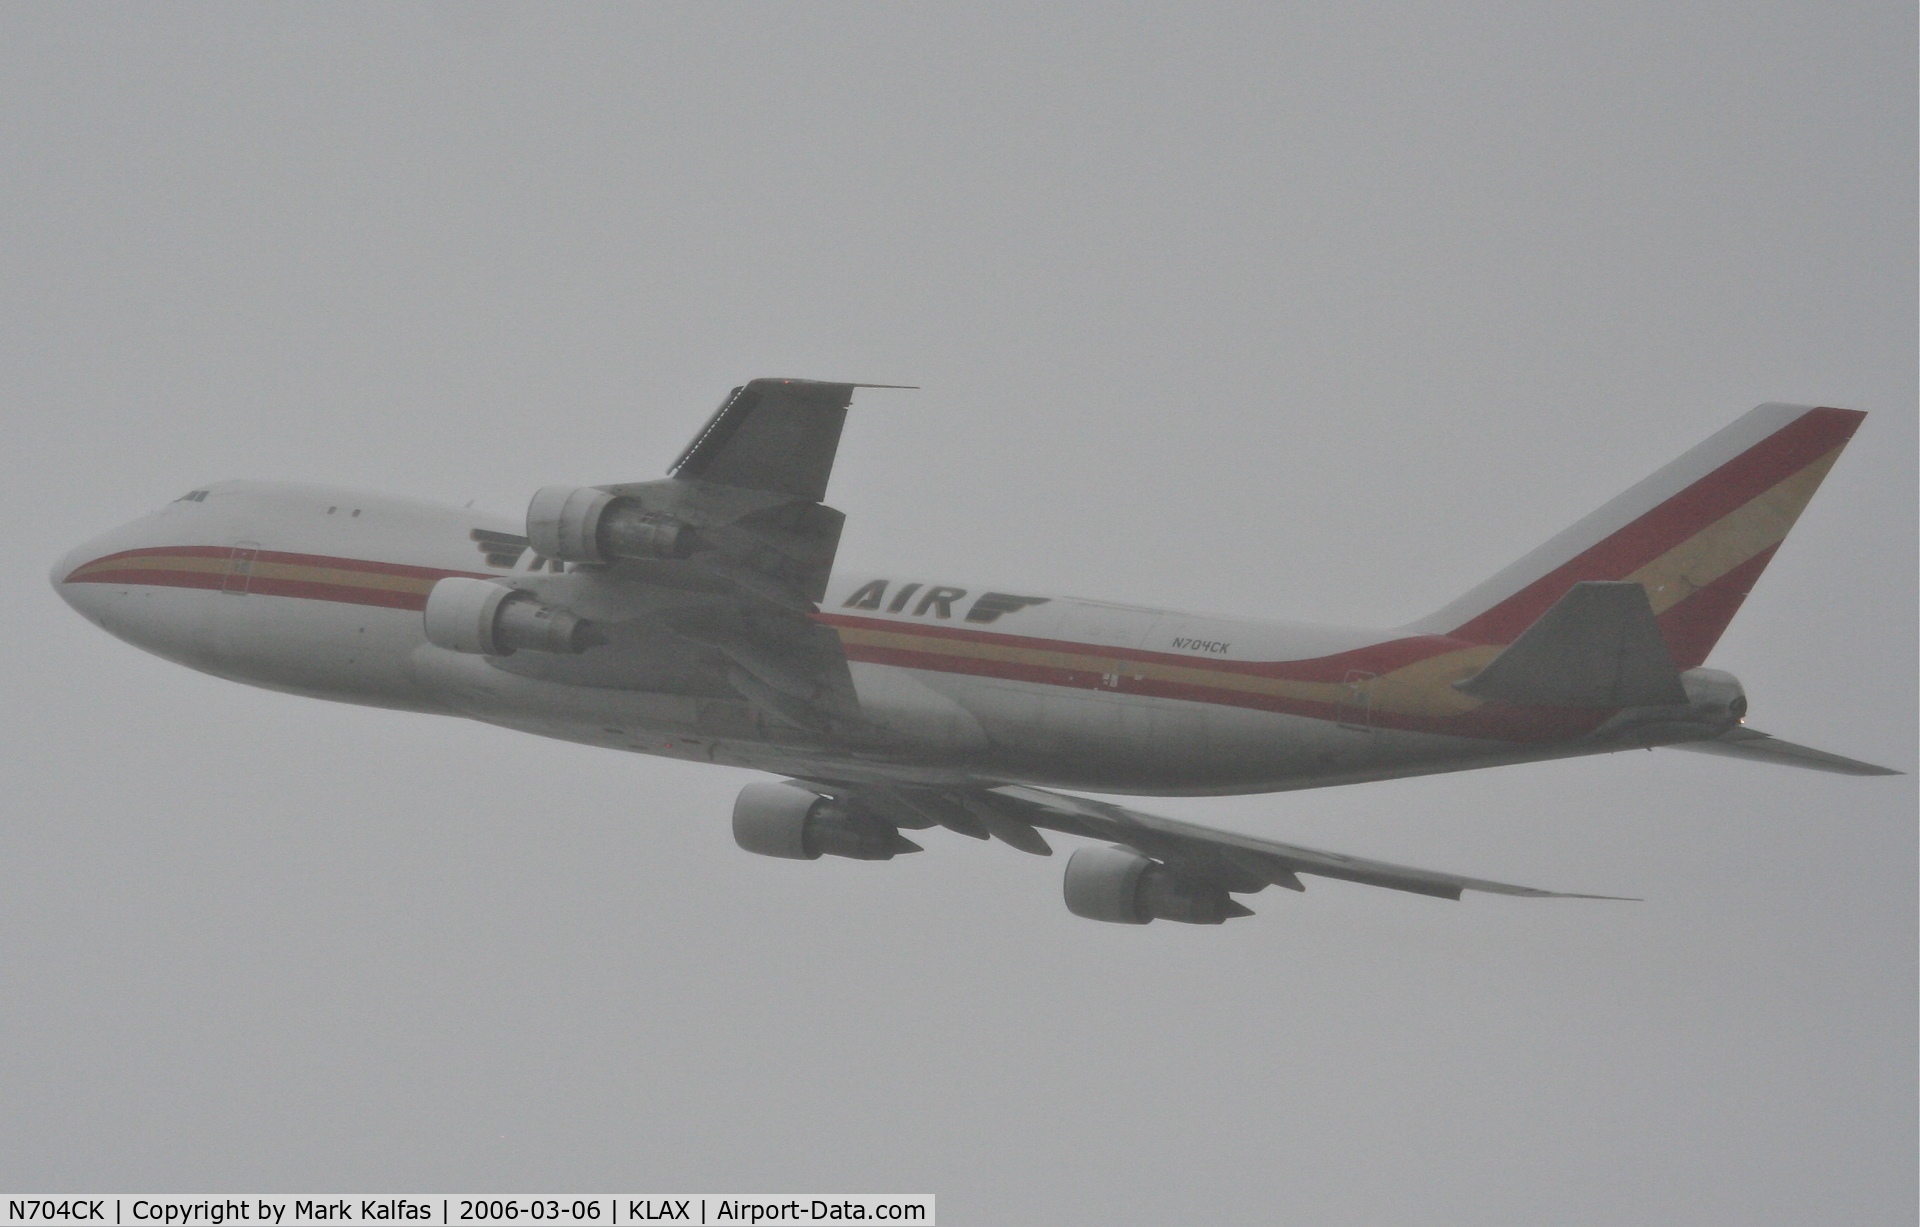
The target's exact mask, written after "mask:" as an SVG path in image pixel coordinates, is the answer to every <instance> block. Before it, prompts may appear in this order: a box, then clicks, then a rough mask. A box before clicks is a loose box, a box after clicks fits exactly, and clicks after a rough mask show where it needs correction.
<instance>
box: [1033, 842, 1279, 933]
mask: <svg viewBox="0 0 1920 1227" xmlns="http://www.w3.org/2000/svg"><path fill="white" fill-rule="evenodd" d="M1062 889H1063V892H1064V893H1065V895H1066V899H1067V910H1068V911H1069V912H1072V913H1073V914H1074V915H1075V916H1084V917H1086V918H1087V919H1088V920H1104V921H1107V922H1108V923H1110V924H1122V925H1143V924H1148V923H1151V922H1152V921H1155V920H1175V921H1179V922H1180V923H1181V924H1190V925H1217V924H1221V923H1224V922H1225V921H1227V920H1228V919H1230V918H1232V917H1235V916H1251V915H1253V913H1252V912H1251V911H1250V910H1248V909H1247V908H1245V907H1242V906H1241V905H1240V904H1238V903H1235V902H1234V901H1233V899H1232V897H1231V896H1229V895H1228V894H1227V890H1226V887H1224V886H1222V885H1220V884H1218V883H1214V882H1204V881H1194V880H1192V879H1187V878H1182V877H1179V876H1177V875H1175V874H1174V873H1173V872H1172V871H1171V870H1169V869H1168V868H1167V867H1166V866H1165V865H1163V864H1161V863H1160V862H1159V861H1156V860H1153V859H1152V858H1150V857H1145V856H1141V855H1140V854H1139V853H1138V852H1135V851H1134V850H1133V849H1131V848H1078V849H1075V851H1074V854H1073V855H1072V856H1070V857H1068V858H1067V874H1066V878H1065V880H1064V882H1063V884H1062Z"/></svg>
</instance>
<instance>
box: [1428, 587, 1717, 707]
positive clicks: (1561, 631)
mask: <svg viewBox="0 0 1920 1227" xmlns="http://www.w3.org/2000/svg"><path fill="white" fill-rule="evenodd" d="M1455 685H1456V686H1457V687H1458V688H1459V689H1460V690H1462V691H1464V692H1465V693H1467V694H1470V695H1472V696H1473V697H1474V698H1476V699H1491V700H1495V701H1497V702H1501V703H1517V704H1528V705H1533V704H1540V705H1547V706H1553V707H1657V706H1665V705H1668V704H1677V703H1685V702H1686V701H1687V692H1686V689H1685V688H1684V687H1683V686H1681V684H1680V672H1679V670H1677V669H1675V668H1674V666H1673V658H1672V656H1670V655H1669V654H1668V652H1667V642H1666V639H1665V638H1664V637H1663V636H1662V635H1661V634H1660V624H1659V623H1658V622H1656V621H1655V620H1654V616H1653V607H1652V606H1651V605H1650V604H1649V603H1648V601H1647V590H1646V589H1645V588H1644V587H1642V586H1641V585H1640V584H1639V583H1636V582H1634V581H1632V580H1589V581H1586V582H1584V583H1578V584H1575V585H1574V586H1573V587H1571V588H1569V589H1568V590H1567V594H1566V595H1565V596H1563V597H1561V598H1560V599H1559V600H1558V601H1556V602H1554V604H1553V606H1552V607H1551V608H1549V609H1548V610H1547V612H1545V613H1543V614H1541V615H1540V618H1539V620H1538V621H1536V622H1535V623H1534V624H1533V625H1532V626H1529V627H1528V628H1527V629H1526V630H1524V631H1521V632H1520V636H1519V638H1517V639H1515V640H1514V641H1513V643H1512V644H1511V645H1509V646H1508V647H1507V650H1506V651H1504V652H1502V653H1500V655H1498V656H1496V657H1494V659H1493V663H1492V664H1489V665H1488V666H1487V667H1486V668H1484V669H1482V670H1481V671H1480V672H1479V673H1476V674H1475V675H1474V676H1472V677H1470V678H1468V679H1467V680H1466V681H1464V682H1456V683H1455Z"/></svg>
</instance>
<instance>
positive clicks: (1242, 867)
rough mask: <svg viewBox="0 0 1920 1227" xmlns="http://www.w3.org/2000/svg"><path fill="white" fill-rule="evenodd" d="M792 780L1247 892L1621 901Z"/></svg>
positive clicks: (961, 800)
mask: <svg viewBox="0 0 1920 1227" xmlns="http://www.w3.org/2000/svg"><path fill="white" fill-rule="evenodd" d="M794 783H795V784H797V785H799V786H801V787H803V788H807V789H809V790H811V791H814V792H818V793H820V794H822V795H824V796H831V797H835V798H837V799H839V800H841V801H843V802H851V803H853V804H855V805H857V806H860V807H862V808H865V809H867V810H869V811H870V812H873V813H874V814H875V815H876V816H878V817H881V818H883V819H889V820H898V819H900V818H902V817H905V816H908V815H909V814H912V815H915V816H917V817H919V818H921V819H924V820H922V821H913V820H911V818H910V819H909V821H907V822H905V823H904V824H903V825H910V826H930V825H936V824H937V825H940V826H945V827H947V828H949V829H951V830H955V831H958V832H959V833H961V834H964V835H971V836H973V837H975V838H977V839H985V838H988V837H989V836H993V837H997V838H1000V839H1002V840H1004V841H1005V842H1007V843H1009V844H1012V845H1013V846H1014V847H1017V848H1020V849H1022V850H1023V851H1027V852H1033V853H1036V854H1041V855H1045V854H1047V853H1050V852H1051V849H1050V848H1049V847H1048V846H1047V844H1046V841H1045V840H1044V839H1043V838H1041V836H1040V835H1039V829H1045V830H1050V831H1059V832H1063V833H1065V834H1069V835H1081V836H1085V837H1087V838H1090V839H1100V840H1106V841H1108V842H1110V843H1114V844H1121V845H1124V846H1126V847H1128V848H1131V849H1133V850H1134V851H1136V852H1138V853H1140V854H1141V855H1143V856H1147V857H1151V858H1152V859H1154V860H1156V861H1159V862H1160V863H1162V864H1163V865H1166V866H1167V867H1168V868H1169V869H1171V870H1173V871H1174V872H1175V873H1176V874H1178V875H1179V876H1180V877H1182V878H1183V879H1186V880H1188V881H1194V882H1201V883H1207V884H1210V885H1213V886H1215V887H1217V888H1220V889H1224V890H1226V891H1230V892H1235V893H1250V892H1253V891H1258V890H1262V889H1264V888H1265V887H1267V886H1268V885H1274V886H1284V887H1286V888H1287V889H1288V890H1305V889H1306V886H1305V884H1304V883H1302V882H1301V881H1300V878H1301V876H1302V875H1307V876H1312V877H1322V878H1339V879H1341V880H1342V881H1347V882H1359V883H1363V884H1365V885H1367V886H1383V887H1386V888H1387V889H1389V890H1403V891H1410V892H1412V893H1414V894H1418V895H1432V896H1434V897H1435V898H1440V899H1458V898H1459V897H1460V896H1461V894H1462V892H1464V891H1469V890H1474V891H1483V892H1486V893H1488V894H1495V895H1519V896H1525V897H1528V898H1545V899H1621V898H1623V896H1619V895H1589V894H1577V893H1572V892H1567V891H1554V890H1540V889H1538V888H1536V887H1531V886H1515V885H1512V884H1510V883H1507V882H1491V881H1488V880H1486V879H1484V878H1471V877H1466V876H1464V875H1462V874H1457V873H1446V872H1444V871H1441V870H1436V869H1418V868H1414V867H1413V866H1410V865H1396V864H1392V863H1390V862H1387V861H1375V860H1369V859H1367V858H1365V857H1358V856H1347V855H1345V854H1344V853H1339V852H1325V851H1321V850H1320V849H1317V848H1306V847H1302V846H1300V845H1298V844H1288V843H1281V842H1280V841H1278V840H1271V839H1260V838H1257V837H1255V836H1252V835H1241V834H1238V833H1237V832H1232V831H1220V830H1215V829H1213V828H1211V827H1203V826H1199V825H1197V824H1195V823H1191V822H1181V821H1179V820H1178V819H1174V818H1162V817H1160V816H1159V815H1157V814H1148V813H1142V812H1141V811H1139V810H1134V809H1127V808H1125V807H1123V806H1119V805H1113V804H1109V803H1107V802H1104V801H1092V800H1088V799H1087V798H1085V797H1075V796H1070V795H1068V794H1066V793H1058V792H1052V791H1050V790H1048V789H1044V788H1029V787H1027V786H1026V785H1022V784H1006V785H1001V786H999V787H995V788H984V789H953V790H922V789H905V788H880V787H875V786H872V785H865V786H861V785H849V786H839V785H832V784H822V783H818V782H811V781H805V780H796V781H794Z"/></svg>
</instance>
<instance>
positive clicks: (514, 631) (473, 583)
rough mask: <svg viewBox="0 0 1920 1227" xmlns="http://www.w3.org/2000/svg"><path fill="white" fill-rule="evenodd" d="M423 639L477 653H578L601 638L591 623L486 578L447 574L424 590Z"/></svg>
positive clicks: (503, 654) (530, 595) (441, 645)
mask: <svg viewBox="0 0 1920 1227" xmlns="http://www.w3.org/2000/svg"><path fill="white" fill-rule="evenodd" d="M424 616H425V619H426V625H427V642H429V643H431V644H433V645H434V646H435V647H441V648H446V649H448V650H449V651H453V652H470V653H473V654H474V655H477V656H511V655H513V654H514V652H516V651H519V650H521V649H525V650H527V651H530V652H561V653H565V654H568V655H578V654H580V653H581V652H584V651H586V650H587V649H588V648H590V647H592V646H593V645H594V644H596V643H604V642H605V640H604V639H602V638H601V637H600V635H599V634H598V633H597V632H595V630H594V629H593V624H592V623H590V622H588V621H586V620H584V619H582V618H580V617H579V616H578V615H576V614H574V613H572V612H570V611H568V610H565V609H561V608H559V607H558V606H555V605H548V604H545V603H543V602H541V601H540V600H539V599H537V598H536V597H534V595H533V594H532V593H530V592H520V591H517V590H516V589H513V588H509V587H507V586H506V585H505V584H498V583H495V582H494V581H492V580H490V579H468V578H465V577H461V576H449V577H448V578H446V579H443V580H441V581H440V582H439V583H437V584H435V585H434V586H433V590H432V591H431V592H429V593H427V608H426V613H425V615H424Z"/></svg>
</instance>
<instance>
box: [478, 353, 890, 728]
mask: <svg viewBox="0 0 1920 1227" xmlns="http://www.w3.org/2000/svg"><path fill="white" fill-rule="evenodd" d="M887 386H892V385H885V384H855V383H825V382H820V381H816V380H808V379H754V380H750V381H749V382H747V383H745V384H742V385H741V386H739V387H737V388H735V389H734V390H733V391H732V392H731V393H729V394H728V396H727V398H726V400H725V401H723V402H722V403H721V405H720V408H719V409H718V410H716V411H715V412H714V414H713V416H712V417H711V418H709V419H708V421H707V423H706V425H705V426H704V427H702V428H701V430H700V431H699V433H698V434H696V435H695V436H694V439H693V442H692V443H690V444H689V445H688V446H687V448H686V450H685V451H683V452H682V453H681V454H680V457H679V459H677V460H675V461H674V463H673V464H672V466H671V467H670V469H669V472H670V473H671V476H669V477H667V478H664V479H660V480H655V481H644V482H630V483H621V484H614V485H605V486H596V487H591V488H585V489H582V488H575V487H559V486H556V487H550V488H548V489H546V490H543V491H541V492H540V493H539V494H538V495H536V496H535V498H534V502H533V506H532V508H530V510H529V513H528V538H529V539H530V540H531V541H532V543H533V545H534V548H535V550H536V552H537V553H539V554H542V555H544V556H547V557H552V558H558V559H563V560H566V561H569V562H573V563H575V564H576V565H574V566H573V567H571V568H569V569H568V570H567V571H566V573H564V574H541V573H540V572H539V571H538V568H537V567H536V571H535V573H534V574H533V575H531V576H528V577H526V578H516V579H515V580H514V586H515V587H518V588H522V589H525V590H527V591H531V592H533V593H534V594H535V595H537V596H539V597H540V598H541V599H542V600H546V601H550V602H551V603H553V604H554V605H557V606H559V607H561V608H564V609H567V610H570V611H572V612H574V613H575V614H576V615H577V616H579V617H582V618H585V619H587V620H588V621H589V622H591V623H592V624H593V633H594V634H595V636H596V637H597V639H598V642H599V644H600V645H601V646H598V647H597V648H596V650H595V651H593V652H592V653H590V654H588V655H586V656H584V657H581V658H579V659H571V658H568V659H537V658H534V655H533V654H522V655H521V656H520V657H516V658H512V659H510V660H505V661H502V662H500V667H502V668H504V669H507V670H508V671H511V672H518V673H525V674H528V675H531V676H537V677H541V678H544V679H547V680H552V681H559V682H566V683H572V684H579V685H589V686H602V687H616V688H629V689H649V690H656V691H661V692H665V693H679V694H690V695H697V696H703V697H721V696H727V695H732V696H735V697H738V698H741V699H744V700H745V701H746V702H747V703H748V704H749V705H750V706H751V707H752V708H753V709H755V710H757V711H758V712H760V713H762V714H764V715H765V716H768V717H770V718H772V719H773V720H774V721H775V722H777V723H780V724H784V725H788V726H791V727H796V728H802V729H807V730H811V731H815V732H824V733H831V732H836V731H845V730H847V729H849V728H854V727H858V726H859V724H860V721H859V702H858V700H857V698H856V697H855V695H854V690H853V685H852V681H851V678H850V675H849V673H848V669H847V662H846V656H845V653H844V651H843V649H842V648H841V646H840V640H839V637H838V635H836V634H835V633H834V632H833V631H832V630H831V629H830V628H827V627H823V626H819V625H816V624H815V623H814V622H813V621H812V620H811V618H810V617H809V615H810V614H812V613H813V612H814V611H815V609H816V608H817V606H816V604H815V602H817V601H819V600H820V599H821V598H822V597H823V596H824V595H825V592H826V585H827V580H828V575H829V573H830V572H831V570H832V567H833V559H834V554H835V552H836V551H837V549H838V547H839V540H840V528H841V524H842V522H843V519H844V517H843V516H842V515H841V514H840V512H838V511H836V510H834V509H833V508H831V507H828V506H826V505H825V504H824V503H822V502H821V500H822V499H823V498H825V497H826V492H827V481H828V479H829V477H830V476H831V475H832V471H833V462H834V457H835V454H836V452H837V451H838V448H839V444H840V432H841V428H842V426H843V425H844V424H845V422H846V416H847V406H848V405H849V404H850V403H851V401H852V398H853V392H854V389H855V388H862V387H887ZM483 544H484V542H483ZM557 565H558V564H556V566H557Z"/></svg>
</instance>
